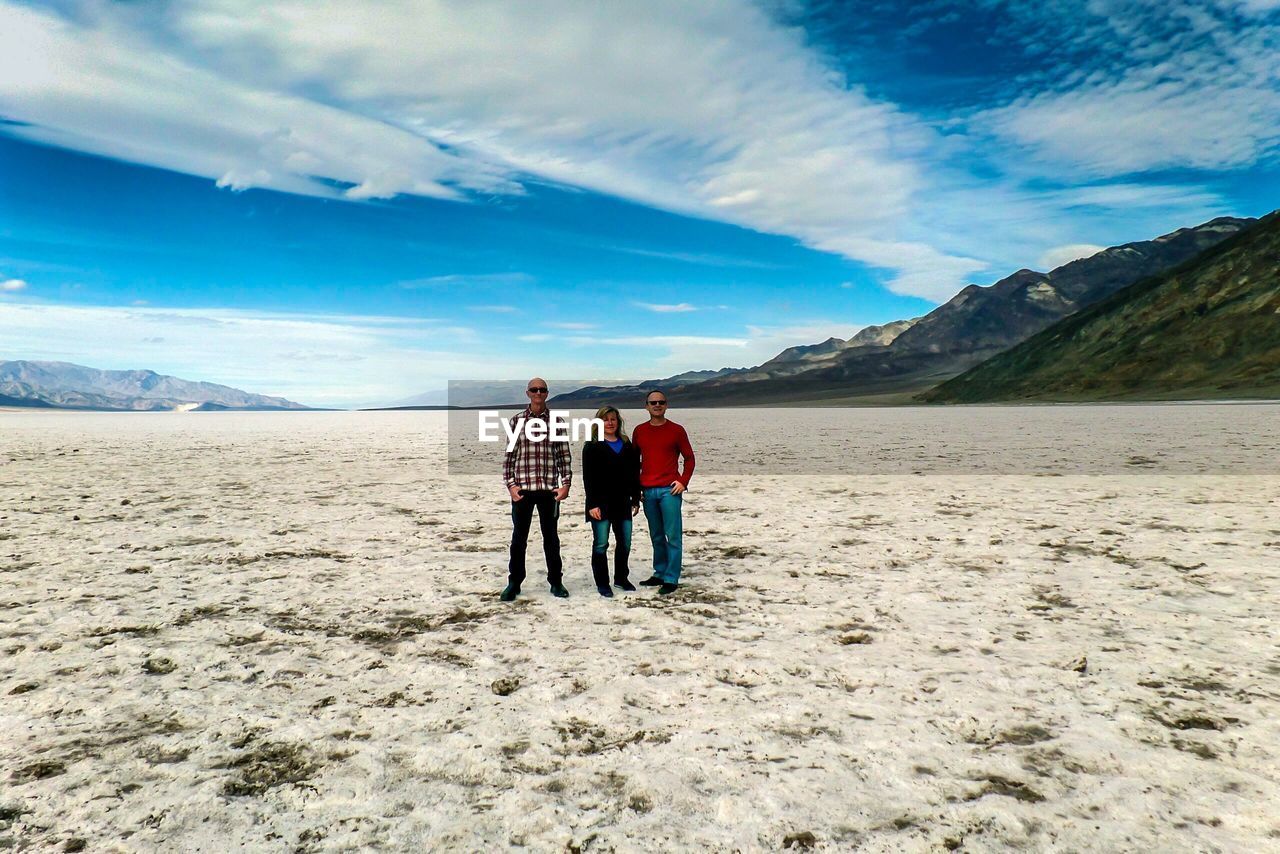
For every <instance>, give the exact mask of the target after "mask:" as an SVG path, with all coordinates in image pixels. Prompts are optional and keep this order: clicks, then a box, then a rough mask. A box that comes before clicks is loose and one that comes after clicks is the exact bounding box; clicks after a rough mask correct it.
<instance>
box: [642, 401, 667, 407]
mask: <svg viewBox="0 0 1280 854" xmlns="http://www.w3.org/2000/svg"><path fill="white" fill-rule="evenodd" d="M666 405H667V402H666V401H665V400H649V401H645V406H666Z"/></svg>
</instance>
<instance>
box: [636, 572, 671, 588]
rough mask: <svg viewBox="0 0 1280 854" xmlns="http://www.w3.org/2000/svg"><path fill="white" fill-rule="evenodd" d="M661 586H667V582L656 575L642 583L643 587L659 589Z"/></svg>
mask: <svg viewBox="0 0 1280 854" xmlns="http://www.w3.org/2000/svg"><path fill="white" fill-rule="evenodd" d="M659 584H666V582H665V581H663V580H662V579H661V578H659V577H658V576H656V575H651V576H649V577H648V578H646V579H645V580H644V581H641V582H640V586H641V587H657V586H658V585H659Z"/></svg>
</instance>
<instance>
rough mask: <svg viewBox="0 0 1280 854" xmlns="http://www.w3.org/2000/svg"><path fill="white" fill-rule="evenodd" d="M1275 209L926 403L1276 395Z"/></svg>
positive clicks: (1278, 246) (1279, 345) (1278, 279)
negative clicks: (1233, 235) (1238, 232)
mask: <svg viewBox="0 0 1280 854" xmlns="http://www.w3.org/2000/svg"><path fill="white" fill-rule="evenodd" d="M1278 265H1280V213H1274V214H1271V215H1270V216H1268V217H1266V218H1265V219H1264V220H1262V221H1261V222H1260V223H1259V224H1258V225H1256V226H1254V227H1253V228H1250V229H1248V230H1247V231H1245V232H1244V233H1242V234H1239V235H1237V236H1235V237H1233V238H1232V239H1231V240H1228V241H1224V242H1222V243H1219V244H1218V245H1217V246H1215V247H1213V248H1211V249H1209V250H1207V251H1206V252H1204V253H1202V254H1201V255H1199V256H1197V257H1196V258H1194V259H1192V260H1191V261H1189V262H1187V263H1185V264H1183V265H1181V266H1179V267H1177V268H1175V269H1173V270H1170V271H1167V272H1165V273H1163V274H1161V275H1159V276H1154V277H1152V278H1149V279H1145V280H1144V281H1141V282H1138V283H1136V284H1133V285H1130V286H1129V287H1126V288H1123V289H1121V290H1119V291H1117V292H1115V293H1113V294H1111V295H1110V296H1107V297H1105V298H1103V299H1101V300H1099V301H1098V302H1095V303H1094V304H1093V305H1091V306H1089V307H1088V308H1086V309H1084V310H1083V311H1080V312H1078V313H1076V314H1073V315H1071V316H1070V317H1068V318H1066V319H1065V320H1061V321H1059V322H1058V323H1055V324H1054V325H1052V326H1050V327H1049V328H1048V329H1045V330H1044V331H1042V332H1040V333H1039V334H1037V335H1035V336H1033V337H1031V338H1029V339H1028V340H1026V341H1024V342H1022V343H1021V344H1019V345H1017V346H1016V347H1013V348H1012V349H1010V350H1007V351H1005V352H1004V353H1001V354H1000V355H998V356H996V357H994V358H993V359H991V360H989V361H987V362H984V363H982V364H981V365H978V366H977V367H975V368H973V369H971V370H969V371H967V372H965V373H964V374H961V375H960V376H958V377H956V378H954V379H952V380H950V381H949V382H946V383H943V384H942V385H941V386H939V387H938V388H936V389H933V390H932V391H930V392H928V393H926V394H925V395H923V399H925V400H928V401H931V402H978V401H994V400H1058V401H1073V400H1074V401H1079V400H1119V399H1147V400H1150V399H1174V398H1180V399H1189V398H1223V397H1229V398H1237V397H1238V398H1246V397H1267V398H1280V267H1278Z"/></svg>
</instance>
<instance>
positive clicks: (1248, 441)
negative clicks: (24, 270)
mask: <svg viewBox="0 0 1280 854" xmlns="http://www.w3.org/2000/svg"><path fill="white" fill-rule="evenodd" d="M1089 409H1090V410H1092V411H1093V413H1094V414H1093V415H1090V414H1088V411H1086V410H1085V409H1084V408H1073V409H1071V410H1070V411H1069V412H1067V414H1065V415H1062V416H1060V417H1058V418H1056V419H1055V417H1054V416H1053V414H1052V413H1053V412H1054V411H1055V410H1054V409H1050V408H1045V409H1043V410H1037V413H1036V414H1035V415H1034V416H1032V417H1034V418H1035V419H1038V420H1037V421H1036V424H1037V426H1036V428H1035V435H1036V437H1037V442H1039V443H1040V444H1039V445H1038V446H1039V447H1041V448H1044V449H1050V450H1053V449H1058V448H1061V447H1063V442H1065V441H1066V434H1067V433H1070V434H1072V435H1078V433H1079V431H1080V430H1082V429H1085V430H1087V431H1091V432H1090V433H1088V434H1087V435H1088V436H1089V441H1087V442H1085V443H1084V445H1085V446H1091V445H1094V444H1098V443H1099V441H1100V440H1099V439H1098V437H1102V436H1104V435H1106V434H1108V431H1110V433H1111V434H1114V433H1116V431H1117V429H1120V428H1116V426H1115V425H1116V424H1121V425H1122V427H1123V429H1121V432H1125V431H1127V433H1126V435H1127V436H1128V439H1126V440H1125V441H1121V442H1119V443H1118V444H1117V445H1116V447H1119V448H1121V449H1122V451H1123V452H1122V453H1120V455H1119V456H1117V457H1115V460H1118V461H1119V462H1118V463H1117V462H1116V461H1115V460H1112V461H1110V462H1107V461H1103V462H1098V463H1097V464H1096V465H1094V466H1092V467H1087V470H1088V471H1089V472H1090V473H1088V474H1077V473H1071V472H1066V473H1063V472H1061V471H1058V472H1054V471H1052V470H1044V471H1041V470H1040V469H1039V468H1038V467H1037V466H1035V465H1031V464H1028V465H1027V467H1026V471H1025V472H1023V473H1012V474H1002V475H1000V476H990V475H983V474H980V473H976V472H979V471H981V467H980V466H972V465H971V466H970V472H969V473H965V474H960V475H957V474H954V473H950V474H943V473H939V472H940V470H941V468H945V466H942V467H940V468H939V469H937V470H931V469H929V468H928V467H927V466H925V467H923V468H920V467H919V466H917V468H919V470H921V471H922V474H910V473H903V474H893V473H876V474H861V475H859V474H852V473H850V467H849V466H848V465H847V463H848V460H849V459H850V457H849V454H848V453H847V448H845V446H844V445H843V444H842V443H843V442H845V440H846V439H847V440H848V441H849V442H855V443H856V442H862V443H863V445H862V446H860V447H864V449H865V448H867V447H873V446H875V447H879V446H880V445H877V443H875V442H871V443H869V444H868V443H867V442H866V441H865V438H866V436H867V431H868V429H869V428H868V426H867V425H868V424H880V425H883V424H886V423H893V422H892V419H891V418H890V419H889V420H888V421H884V420H876V419H885V418H886V416H884V415H883V414H882V413H884V412H888V411H887V410H881V411H877V412H876V413H871V414H868V413H867V411H858V410H826V411H825V414H820V415H818V416H815V415H814V414H812V413H805V414H795V415H789V414H787V413H785V412H784V413H781V414H775V415H772V416H768V418H767V419H766V420H767V422H768V425H769V426H770V428H771V429H772V428H777V427H778V426H779V424H781V426H782V427H783V428H787V429H784V430H783V431H782V434H783V435H790V436H792V437H794V436H796V435H798V433H797V432H796V431H795V430H794V429H791V428H789V427H788V424H791V426H792V427H794V424H797V423H802V422H803V423H811V422H812V419H814V418H818V419H820V420H821V421H822V423H824V424H825V425H826V426H827V427H828V428H829V429H830V432H828V433H826V434H824V436H823V437H822V438H820V439H819V440H816V441H814V442H812V443H811V444H809V445H804V446H800V447H799V450H796V448H797V446H796V444H795V442H794V441H793V442H791V443H790V444H789V445H787V446H786V447H785V448H783V449H782V450H783V451H789V452H792V453H795V454H796V455H797V456H796V458H797V459H799V460H800V461H801V463H802V465H796V466H794V468H795V469H796V470H800V471H805V472H819V471H823V470H824V466H823V465H822V464H821V460H822V459H823V455H824V454H825V455H826V456H825V459H827V460H829V461H830V462H831V466H830V470H833V471H839V472H840V473H837V474H825V475H824V474H816V473H810V474H804V475H792V476H785V475H780V474H777V473H775V472H776V468H770V467H769V466H764V467H763V468H760V469H753V467H752V465H751V461H752V460H753V459H760V458H764V459H772V457H770V454H775V455H776V453H779V452H780V451H779V449H778V448H777V447H774V446H772V445H769V446H767V447H766V446H764V445H759V443H761V442H763V441H764V440H762V439H761V438H760V435H761V434H760V430H759V429H758V428H759V426H760V424H761V420H760V419H761V416H760V415H759V414H748V413H743V412H719V413H715V412H690V413H681V412H673V413H672V417H673V418H675V419H676V420H679V421H681V422H683V423H685V424H686V425H688V426H689V427H690V432H691V435H692V437H693V440H694V442H695V446H696V447H699V449H700V450H703V451H705V454H704V455H703V458H702V461H701V462H700V468H699V472H698V474H697V475H695V478H694V483H693V491H692V492H691V493H690V494H689V497H688V500H687V501H686V504H685V508H686V509H685V525H686V530H687V538H686V548H687V551H688V559H687V568H686V574H685V578H684V579H683V580H684V581H685V584H684V586H683V587H682V589H681V590H680V592H678V593H677V594H676V595H675V596H673V597H671V598H670V599H661V598H658V597H656V596H655V595H653V593H652V592H650V591H648V590H645V591H644V592H639V593H632V594H622V595H620V596H619V597H618V598H616V599H614V600H612V601H608V600H603V599H601V598H599V597H598V596H597V595H596V594H595V591H594V588H593V586H592V584H591V581H590V571H589V569H588V551H589V538H590V535H589V530H588V528H587V526H586V524H585V522H583V521H582V518H581V513H580V509H581V492H580V490H579V491H577V492H575V494H574V495H573V496H572V497H571V498H570V502H569V504H570V509H571V512H566V513H565V515H564V517H563V518H562V520H561V537H562V540H563V542H564V554H565V558H566V584H567V585H568V587H569V589H570V591H571V593H572V597H571V598H570V599H569V600H567V601H560V600H556V599H553V598H551V597H550V595H549V594H548V593H547V592H546V588H545V585H544V584H542V583H541V582H540V579H541V575H540V573H541V560H540V547H539V544H538V542H537V534H536V526H535V533H534V535H533V541H532V542H531V543H530V579H529V581H528V582H527V583H526V585H525V590H526V595H524V596H522V597H521V599H520V600H519V601H517V602H516V603H514V604H505V603H501V602H499V601H498V599H497V593H498V591H499V590H500V589H501V586H502V584H503V580H504V575H505V563H506V555H505V550H506V546H507V542H508V537H509V530H510V520H509V516H508V514H507V503H506V499H505V497H504V493H503V491H502V489H501V486H500V484H499V483H498V478H497V473H496V471H495V472H494V473H493V474H492V475H480V474H465V475H462V474H455V475H453V476H449V475H448V474H447V473H446V471H447V469H446V465H445V458H446V445H447V440H448V436H447V432H446V429H445V425H446V419H445V416H444V415H443V414H440V413H399V412H398V413H279V414H276V413H246V414H232V413H226V414H203V415H194V414H190V415H178V414H139V415H108V414H103V415H91V414H70V413H0V580H2V582H3V591H4V592H3V603H2V607H3V619H2V621H0V663H3V670H0V676H2V677H3V681H0V710H2V718H0V723H2V724H3V725H2V726H0V781H3V788H2V789H0V846H3V845H9V846H13V847H17V848H20V849H21V848H45V847H53V846H62V845H64V844H66V843H67V842H68V841H71V840H76V839H82V840H85V841H86V842H87V843H88V846H89V848H90V849H91V850H125V851H133V850H157V849H165V850H183V851H195V850H203V851H224V850H228V849H230V848H240V847H244V848H250V849H257V850H301V851H321V850H350V849H354V848H364V847H375V846H377V847H384V848H390V849H397V850H416V849H421V848H424V847H426V848H438V849H460V850H485V849H490V848H493V847H495V846H505V845H518V846H527V847H528V848H530V849H535V850H550V849H557V850H566V849H568V850H619V851H640V850H659V849H700V850H717V851H719V850H744V851H751V850H777V849H780V848H782V847H783V846H784V845H785V844H787V843H788V842H789V843H790V844H792V845H793V846H796V847H799V846H802V845H808V844H810V842H812V843H813V844H814V845H815V846H816V847H817V848H819V849H830V850H851V849H856V850H866V851H938V850H946V849H956V850H962V851H991V850H1004V849H1008V848H1024V849H1028V850H1052V851H1094V850H1097V851H1119V850H1141V849H1146V850H1151V851H1174V850H1178V851H1181V850H1194V851H1263V850H1277V849H1280V819H1277V818H1276V816H1277V815H1280V645H1278V643H1277V637H1280V616H1277V615H1278V614H1280V559H1277V558H1278V557H1280V475H1277V474H1276V473H1275V471H1274V469H1268V468H1267V466H1266V465H1265V462H1266V461H1267V459H1268V456H1267V454H1268V452H1269V450H1274V448H1273V446H1272V445H1271V444H1270V443H1271V442H1273V440H1274V433H1273V432H1268V431H1274V429H1276V428H1275V426H1274V425H1275V424H1276V423H1277V422H1280V419H1275V415H1276V409H1274V408H1272V409H1270V410H1268V409H1267V408H1265V407H1216V406H1207V407H1164V408H1163V412H1161V411H1155V414H1154V415H1151V416H1150V417H1147V416H1144V415H1143V414H1142V412H1141V411H1140V410H1139V409H1136V408H1109V407H1092V408H1089ZM932 411H933V412H940V411H941V410H932ZM1064 411H1065V410H1064ZM945 412H947V413H949V414H948V415H947V416H946V418H947V419H949V421H950V423H951V424H952V425H956V424H958V423H959V422H962V421H964V420H965V419H969V420H970V421H974V422H975V423H981V424H988V423H1005V421H1002V418H1001V417H1000V416H998V415H994V416H993V415H992V413H991V412H990V411H989V410H981V411H979V410H965V409H957V410H946V411H945ZM966 413H969V414H966ZM1042 413H1043V414H1042ZM1082 413H1084V414H1082ZM1148 415H1150V413H1148ZM931 417H934V416H929V415H918V414H906V415H903V416H902V418H903V419H906V420H905V421H903V422H902V423H908V422H910V421H911V419H916V421H915V422H911V423H915V424H916V426H915V427H913V428H912V429H913V430H917V431H918V432H919V433H920V434H921V435H924V436H929V435H934V434H936V433H937V430H936V429H935V428H934V427H931V426H929V425H928V424H927V423H924V422H920V421H919V419H921V418H923V419H925V420H926V421H927V419H928V418H931ZM1009 417H1012V416H1008V415H1006V416H1004V418H1005V419H1007V418H1009ZM1144 417H1146V418H1147V420H1146V421H1144V420H1143V418H1144ZM789 418H791V419H798V420H797V421H795V422H794V423H793V422H788V421H787V419H789ZM779 419H780V420H779ZM806 419H807V420H806ZM868 419H871V420H868ZM1135 424H1136V426H1135ZM1223 424H1227V425H1235V429H1234V431H1228V432H1229V435H1225V436H1224V432H1223V431H1224V428H1223V427H1222V426H1221V425H1223ZM1268 424H1270V425H1272V426H1271V427H1267V426H1266V425H1268ZM1081 425H1083V427H1082V426H1081ZM1091 425H1092V426H1091ZM1143 425H1145V426H1143ZM1170 425H1174V426H1170ZM1177 425H1181V426H1177ZM1186 425H1191V428H1192V429H1189V430H1187V429H1184V428H1186ZM1175 427H1176V429H1177V430H1181V431H1182V432H1180V433H1178V436H1179V437H1181V438H1179V440H1178V441H1177V442H1168V441H1163V440H1162V432H1161V431H1163V430H1169V429H1175ZM878 429H881V430H883V429H884V428H883V426H882V427H880V428H878ZM983 429H985V428H983ZM1055 430H1058V431H1059V432H1060V433H1061V434H1063V435H1061V436H1057V435H1056V434H1055V433H1054V431H1055ZM1144 431H1145V432H1144ZM977 432H981V430H979V431H977ZM1014 432H1018V433H1021V434H1023V435H1028V434H1030V433H1031V432H1033V431H1029V430H1017V431H1014ZM1187 436H1191V437H1192V438H1191V439H1187ZM1196 436H1210V437H1216V440H1218V441H1219V442H1220V444H1221V448H1219V450H1222V451H1224V452H1225V453H1226V454H1227V455H1226V456H1222V455H1221V454H1218V455H1216V456H1215V459H1216V460H1218V461H1219V464H1216V465H1210V466H1206V467H1201V468H1202V469H1203V470H1205V471H1215V472H1216V473H1213V474H1186V473H1170V472H1168V471H1161V470H1160V468H1159V466H1158V465H1157V463H1158V462H1159V461H1160V460H1161V459H1162V457H1161V455H1162V454H1163V453H1165V452H1166V450H1167V449H1168V448H1170V447H1174V446H1176V447H1177V448H1181V449H1182V450H1181V451H1180V452H1179V453H1180V454H1181V456H1180V457H1177V458H1178V459H1179V460H1180V461H1181V462H1180V463H1179V465H1183V466H1184V467H1187V470H1191V471H1195V470H1200V469H1196V468H1195V466H1194V462H1195V460H1196V458H1197V452H1198V451H1197V449H1198V448H1200V447H1202V446H1198V445H1197V444H1196V442H1197V441H1198V440H1196V439H1195V437H1196ZM1130 440H1131V441H1130ZM770 441H773V440H770ZM753 442H754V443H757V445H759V446H758V447H757V445H753ZM881 444H882V443H881ZM1103 444H1105V443H1103ZM1133 447H1143V448H1145V449H1146V451H1145V452H1144V453H1145V454H1146V455H1145V456H1141V457H1138V459H1139V461H1138V462H1134V459H1135V454H1134V452H1133ZM770 448H772V450H770ZM1170 453H1173V452H1170ZM1173 455H1174V456H1177V454H1173ZM575 456H576V455H575ZM1050 456H1052V454H1051V455H1050ZM965 459H967V460H969V461H970V462H972V460H973V459H974V457H973V456H972V455H966V457H965ZM1143 459H1145V460H1147V461H1148V462H1145V463H1144V462H1141V460H1143ZM1222 460H1228V462H1227V463H1222V462H1221V461H1222ZM815 461H817V462H815ZM1068 461H1069V462H1074V463H1078V462H1079V457H1078V455H1072V456H1071V457H1070V458H1069V459H1068ZM1259 461H1261V462H1259ZM1149 467H1154V468H1155V469H1156V470H1155V471H1146V473H1136V474H1135V473H1129V472H1134V471H1145V469H1146V468H1149ZM953 468H954V466H953ZM1048 468H1049V469H1052V466H1051V465H1050V466H1049V467H1048ZM855 470H856V469H855ZM867 470H871V471H882V470H883V469H877V468H876V467H874V466H873V467H871V468H869V469H867ZM910 470H911V469H910V468H908V469H907V471H910ZM1001 470H1002V471H1015V472H1016V471H1017V466H1016V465H1014V466H1012V467H1010V468H1003V469H1001ZM1036 472H1040V473H1036ZM645 539H646V537H645V528H644V523H643V517H642V518H641V519H640V520H638V525H637V542H636V551H635V555H634V559H633V565H634V567H635V569H634V571H633V574H634V576H635V577H637V578H638V577H643V574H644V573H643V569H644V567H645V565H646V549H645ZM495 683H499V684H498V685H497V686H496V687H497V689H498V691H503V692H506V693H498V692H497V691H496V690H495Z"/></svg>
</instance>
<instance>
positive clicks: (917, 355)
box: [557, 217, 1256, 406]
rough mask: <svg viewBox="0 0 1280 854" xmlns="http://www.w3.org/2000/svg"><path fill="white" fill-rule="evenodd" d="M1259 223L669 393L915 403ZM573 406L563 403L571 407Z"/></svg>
mask: <svg viewBox="0 0 1280 854" xmlns="http://www.w3.org/2000/svg"><path fill="white" fill-rule="evenodd" d="M1254 222H1256V220H1253V219H1241V218H1236V217H1220V218H1217V219H1214V220H1210V221H1209V222H1206V223H1204V224H1202V225H1199V226H1195V227H1193V228H1181V229H1178V230H1177V231H1174V232H1171V233H1169V234H1166V235H1163V236H1161V237H1157V238H1155V239H1154V240H1145V241H1139V242H1135V243H1126V244H1124V245H1122V246H1114V247H1111V248H1109V249H1105V250H1103V251H1101V252H1099V253H1097V254H1096V255H1093V256H1090V257H1088V258H1082V259H1079V260H1076V261H1072V262H1071V263H1069V264H1065V265H1063V266H1061V267H1058V268H1056V269H1054V270H1052V271H1050V272H1048V273H1041V272H1037V271H1035V270H1025V269H1024V270H1019V271H1017V272H1015V273H1013V274H1012V275H1010V276H1007V277H1005V278H1004V279H1001V280H1000V281H998V282H996V283H995V284H993V285H990V286H988V287H981V286H979V285H969V286H967V287H965V288H964V289H962V290H961V291H960V292H959V293H958V294H956V295H955V296H954V297H952V298H951V299H950V300H948V301H947V302H946V303H944V304H942V305H940V306H938V307H937V308H936V309H934V310H933V311H931V312H929V313H928V314H927V315H925V316H924V317H920V318H916V319H914V320H902V321H896V322H894V323H891V324H886V325H885V326H883V327H871V328H870V329H866V330H863V331H862V332H860V333H859V334H858V335H856V336H854V337H853V338H851V339H849V341H847V342H842V341H840V340H839V339H829V340H828V341H824V342H822V343H820V344H815V345H808V346H804V347H793V348H789V349H788V350H785V351H783V352H782V353H780V354H778V356H775V357H774V358H773V359H771V360H769V361H768V362H765V363H764V364H762V365H760V366H758V367H756V368H752V369H750V370H745V371H738V372H734V373H732V374H730V375H728V376H722V377H718V378H712V379H707V380H703V381H701V382H698V383H696V384H673V385H669V387H668V388H667V390H668V392H669V393H670V394H671V395H672V396H674V397H679V398H680V405H682V406H699V405H701V406H732V405H748V404H750V405H760V404H762V403H788V402H795V403H801V402H805V403H807V402H824V401H825V402H845V403H858V402H907V401H910V400H911V398H912V396H913V395H915V394H918V393H920V392H922V391H925V390H927V389H929V388H932V387H933V386H935V385H938V384H939V383H941V382H944V381H945V380H948V379H950V378H952V377H954V376H957V375H959V374H961V373H963V372H964V371H966V370H968V369H969V368H971V367H973V366H974V365H977V364H979V363H981V362H984V361H986V360H987V359H989V358H991V357H992V356H994V355H996V354H997V353H1000V352H1003V351H1004V350H1007V349H1008V348H1010V347H1012V346H1014V345H1015V344H1018V343H1020V342H1021V341H1024V340H1026V339H1027V338H1029V337H1030V336H1032V335H1034V334H1036V333H1037V332H1039V331H1041V330H1043V329H1045V328H1046V327H1048V326H1050V325H1052V324H1054V323H1056V322H1057V321H1059V320H1061V319H1062V318H1064V317H1067V316H1068V315H1070V314H1072V313H1074V312H1077V311H1079V310H1080V309H1082V308H1084V307H1085V306H1088V305H1090V304H1092V303H1093V302H1095V301H1097V300H1098V299H1101V298H1103V297H1106V296H1108V295H1110V294H1112V293H1115V292H1116V291H1117V290H1120V289H1121V288H1124V287H1127V286H1128V285H1131V284H1133V283H1134V282H1137V281H1140V280H1142V279H1145V278H1147V277H1149V276H1152V275H1156V274H1158V273H1161V272H1163V271H1166V270H1169V269H1171V268H1173V267H1175V266H1177V265H1179V264H1181V263H1183V262H1185V261H1187V260H1188V259H1190V258H1193V257H1195V256H1196V255H1198V254H1200V253H1201V252H1203V251H1205V250H1206V249H1209V248H1210V247H1212V246H1214V245H1216V244H1218V243H1220V242H1221V241H1223V240H1225V239H1227V238H1229V237H1232V236H1233V235H1235V234H1238V233H1239V232H1240V231H1241V230H1243V229H1246V228H1248V227H1249V226H1250V225H1252V224H1253V223H1254ZM864 334H866V337H865V338H862V336H863V335H864ZM860 338H862V340H859V339H860ZM642 390H643V388H642V387H627V388H626V389H621V388H618V389H601V388H595V389H583V390H582V391H580V392H577V393H575V395H576V396H577V400H578V401H587V400H589V401H592V402H595V401H598V400H608V399H620V398H623V397H627V396H635V395H636V394H637V393H640V392H641V391H642ZM573 397H574V395H569V396H566V400H564V401H557V402H564V403H568V402H570V400H569V398H573ZM575 405H581V404H580V403H577V402H575Z"/></svg>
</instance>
